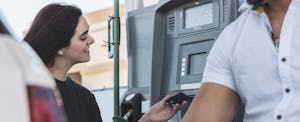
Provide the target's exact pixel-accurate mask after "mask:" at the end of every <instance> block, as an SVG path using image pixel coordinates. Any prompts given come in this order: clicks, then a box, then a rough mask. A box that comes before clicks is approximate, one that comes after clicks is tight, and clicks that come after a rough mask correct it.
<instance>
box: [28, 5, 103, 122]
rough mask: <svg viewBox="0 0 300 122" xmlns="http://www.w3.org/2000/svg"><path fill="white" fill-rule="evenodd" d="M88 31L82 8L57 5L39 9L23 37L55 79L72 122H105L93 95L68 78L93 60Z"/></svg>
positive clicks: (90, 38)
mask: <svg viewBox="0 0 300 122" xmlns="http://www.w3.org/2000/svg"><path fill="white" fill-rule="evenodd" d="M88 31H89V25H88V24H87V22H86V20H85V18H84V17H83V16H82V12H81V10H80V9H79V8H77V7H75V6H71V5H62V4H57V3H55V4H49V5H47V6H45V7H44V8H42V9H41V10H40V12H39V13H38V14H37V16H36V17H35V19H34V21H33V24H32V25H31V27H30V29H29V31H28V33H27V34H26V36H25V38H24V40H25V41H27V42H28V43H29V44H30V45H31V46H32V48H33V49H34V50H35V51H36V52H37V54H38V55H39V56H40V57H41V59H42V60H43V62H44V63H45V65H46V66H47V68H48V69H49V71H50V73H51V74H52V75H53V77H54V78H55V80H56V84H57V87H58V89H59V91H60V93H61V96H62V99H63V102H64V107H65V112H66V115H67V118H68V121H69V122H102V119H101V115H100V110H99V108H98V105H97V102H96V100H95V97H94V95H93V94H92V93H91V92H90V91H89V90H87V89H86V88H84V87H82V86H80V85H79V84H77V83H76V82H74V81H73V80H72V79H71V78H69V77H68V76H67V72H68V70H69V69H70V68H71V67H72V66H73V65H75V64H77V63H82V62H87V61H89V60H90V55H89V47H90V45H91V44H93V43H94V39H93V38H92V37H91V36H90V35H89V34H88Z"/></svg>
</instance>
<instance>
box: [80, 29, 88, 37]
mask: <svg viewBox="0 0 300 122" xmlns="http://www.w3.org/2000/svg"><path fill="white" fill-rule="evenodd" d="M88 32H89V30H86V31H84V32H83V33H82V34H80V36H83V35H85V34H87V33H88Z"/></svg>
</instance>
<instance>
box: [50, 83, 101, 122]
mask: <svg viewBox="0 0 300 122" xmlns="http://www.w3.org/2000/svg"><path fill="white" fill-rule="evenodd" d="M55 81H56V84H57V87H58V90H59V91H60V94H61V97H62V100H63V102H64V107H65V111H66V115H67V118H68V121H69V122H102V118H101V115H100V110H99V108H98V105H97V102H96V100H95V97H94V95H93V94H92V93H91V92H90V91H89V90H88V89H86V88H84V87H82V86H80V85H79V84H77V83H76V82H74V81H73V80H72V79H71V78H69V77H68V78H67V79H66V81H60V80H57V79H55Z"/></svg>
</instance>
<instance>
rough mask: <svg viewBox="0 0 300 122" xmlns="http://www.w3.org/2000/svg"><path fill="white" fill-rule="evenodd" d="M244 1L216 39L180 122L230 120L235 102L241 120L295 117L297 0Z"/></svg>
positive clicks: (299, 86) (299, 46) (292, 120)
mask: <svg viewBox="0 0 300 122" xmlns="http://www.w3.org/2000/svg"><path fill="white" fill-rule="evenodd" d="M247 2H248V3H249V4H250V5H252V6H253V8H252V10H251V9H249V10H247V11H245V13H244V14H243V15H241V16H240V17H239V18H238V19H237V20H236V21H235V22H233V23H232V24H230V25H229V26H228V27H226V28H225V30H224V31H223V32H222V33H221V35H220V36H219V38H218V40H217V41H216V42H215V44H214V46H213V48H212V50H211V52H210V54H209V56H208V58H207V64H206V68H205V72H204V76H203V79H202V80H203V84H202V86H201V88H200V90H199V92H198V93H197V95H196V96H195V99H194V101H193V102H192V104H191V106H190V108H189V110H188V111H187V113H186V115H185V117H184V118H183V122H231V121H232V120H233V118H234V115H235V114H236V112H237V110H238V107H239V106H238V105H239V103H240V101H242V103H243V104H244V105H245V114H244V122H277V121H278V122H279V121H280V122H286V121H288V122H296V121H299V120H300V116H299V115H300V106H299V103H300V96H299V95H300V94H299V90H300V83H299V82H300V75H299V73H300V63H298V62H299V61H300V53H299V52H300V41H299V40H300V34H299V33H300V24H299V21H300V14H299V13H298V12H299V11H300V1H299V0H247ZM297 93H298V94H297Z"/></svg>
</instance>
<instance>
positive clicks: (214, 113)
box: [182, 83, 240, 122]
mask: <svg viewBox="0 0 300 122" xmlns="http://www.w3.org/2000/svg"><path fill="white" fill-rule="evenodd" d="M239 101H240V98H239V96H238V95H237V94H236V93H235V92H234V91H232V90H231V89H229V88H227V87H225V86H222V85H219V84H215V83H203V84H202V86H201V88H200V89H199V91H198V93H197V95H196V96H195V98H194V100H193V102H192V104H191V106H190V107H189V109H188V111H187V113H186V114H185V116H184V118H183V120H182V122H231V121H232V120H233V118H234V116H235V114H236V113H237V111H238V107H239Z"/></svg>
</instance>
